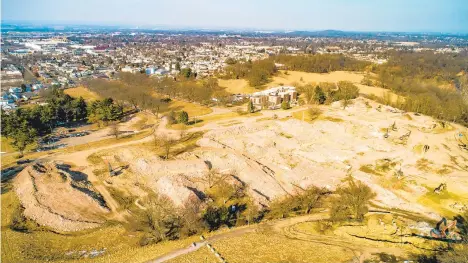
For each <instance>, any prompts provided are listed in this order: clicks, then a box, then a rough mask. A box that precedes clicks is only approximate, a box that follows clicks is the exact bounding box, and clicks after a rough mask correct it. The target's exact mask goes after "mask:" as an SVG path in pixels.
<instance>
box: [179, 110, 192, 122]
mask: <svg viewBox="0 0 468 263" xmlns="http://www.w3.org/2000/svg"><path fill="white" fill-rule="evenodd" d="M188 121H189V116H188V113H187V112H186V111H181V112H179V114H178V115H177V122H178V123H183V124H187V123H188Z"/></svg>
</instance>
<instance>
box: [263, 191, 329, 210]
mask: <svg viewBox="0 0 468 263" xmlns="http://www.w3.org/2000/svg"><path fill="white" fill-rule="evenodd" d="M298 189H299V192H298V193H297V194H295V195H289V196H286V197H285V198H283V199H279V200H276V201H273V202H272V203H271V204H270V207H269V210H268V213H267V215H266V217H267V218H286V217H289V216H291V215H299V214H309V213H310V212H311V211H312V209H313V208H317V207H321V206H322V205H323V200H324V197H325V196H326V195H328V194H329V193H330V192H329V191H327V190H326V189H323V188H319V187H316V186H311V187H308V188H306V189H302V188H298Z"/></svg>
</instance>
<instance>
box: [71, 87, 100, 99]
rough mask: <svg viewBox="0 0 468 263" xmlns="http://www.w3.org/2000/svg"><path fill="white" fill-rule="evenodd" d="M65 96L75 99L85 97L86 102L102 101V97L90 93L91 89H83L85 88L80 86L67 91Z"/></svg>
mask: <svg viewBox="0 0 468 263" xmlns="http://www.w3.org/2000/svg"><path fill="white" fill-rule="evenodd" d="M64 92H65V94H68V95H70V96H72V97H73V98H79V97H83V99H84V100H86V101H93V100H99V99H101V97H100V96H99V95H98V94H96V93H94V92H92V91H90V90H89V89H87V88H85V87H83V86H78V87H76V88H70V89H66V90H65V91H64Z"/></svg>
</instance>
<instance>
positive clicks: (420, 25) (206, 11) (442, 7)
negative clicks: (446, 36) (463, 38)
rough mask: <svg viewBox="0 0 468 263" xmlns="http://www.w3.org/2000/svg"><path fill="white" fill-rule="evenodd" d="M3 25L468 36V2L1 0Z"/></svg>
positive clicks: (422, 0)
mask: <svg viewBox="0 0 468 263" xmlns="http://www.w3.org/2000/svg"><path fill="white" fill-rule="evenodd" d="M1 2H2V3H1V5H2V21H31V22H43V23H56V24H78V23H79V24H93V25H128V26H136V25H139V26H155V27H156V26H170V27H192V28H212V29H221V28H225V29H265V30H271V29H278V30H326V29H333V30H345V31H392V32H447V33H468V0H230V1H225V0H165V1H161V0H1Z"/></svg>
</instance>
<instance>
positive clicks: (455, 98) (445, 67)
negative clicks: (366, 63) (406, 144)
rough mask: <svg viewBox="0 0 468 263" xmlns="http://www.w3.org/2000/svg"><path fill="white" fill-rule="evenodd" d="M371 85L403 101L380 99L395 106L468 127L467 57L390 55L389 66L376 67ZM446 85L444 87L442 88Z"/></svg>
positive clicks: (464, 55)
mask: <svg viewBox="0 0 468 263" xmlns="http://www.w3.org/2000/svg"><path fill="white" fill-rule="evenodd" d="M372 71H373V72H374V73H376V75H375V76H374V77H370V76H368V77H367V78H366V82H368V83H367V84H368V85H369V84H370V85H377V86H381V87H383V88H386V89H389V90H391V91H393V92H395V93H397V94H400V95H402V96H404V97H405V99H404V100H400V101H397V102H395V101H391V100H385V99H384V100H382V99H378V98H376V99H377V100H379V101H381V102H383V103H385V104H388V105H391V106H393V107H396V108H399V109H402V110H406V111H412V112H418V113H422V114H425V115H429V116H432V117H435V118H438V119H441V120H446V121H452V122H458V123H461V124H463V125H468V96H467V95H466V94H468V77H467V74H466V72H467V71H468V55H467V54H463V53H460V54H436V53H434V52H431V51H427V52H391V53H390V54H389V59H388V63H385V64H382V65H379V66H375V67H374V68H373V69H372ZM442 85H443V86H446V87H445V88H441V86H442Z"/></svg>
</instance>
